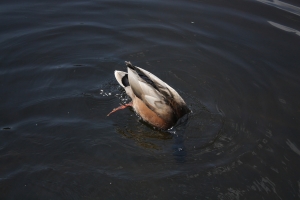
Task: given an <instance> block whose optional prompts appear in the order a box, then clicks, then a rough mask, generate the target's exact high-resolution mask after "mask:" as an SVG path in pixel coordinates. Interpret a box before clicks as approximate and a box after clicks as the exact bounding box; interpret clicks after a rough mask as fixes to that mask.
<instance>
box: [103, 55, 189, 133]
mask: <svg viewBox="0 0 300 200" xmlns="http://www.w3.org/2000/svg"><path fill="white" fill-rule="evenodd" d="M125 64H126V66H127V72H124V71H118V70H115V72H114V75H115V78H116V80H117V82H118V83H119V84H120V86H121V87H122V88H124V90H125V92H126V94H127V95H128V96H129V97H130V98H131V100H132V101H131V102H130V103H127V104H123V105H121V106H119V107H117V108H114V109H113V110H112V111H111V112H110V113H109V114H108V115H107V116H109V115H110V114H112V113H114V112H116V111H117V110H121V109H125V108H127V107H132V108H133V110H134V111H135V113H137V114H138V115H139V116H140V117H141V118H142V120H143V121H145V122H146V123H148V124H150V125H152V126H154V127H156V128H159V129H162V130H167V129H169V128H171V127H172V126H174V125H175V124H176V122H177V121H178V119H180V118H181V117H183V116H184V115H186V114H188V113H189V112H190V109H189V108H188V106H187V105H186V103H185V101H184V100H183V98H182V97H181V96H180V95H179V94H178V92H176V90H175V89H173V88H172V87H171V86H169V85H168V84H167V83H165V82H164V81H162V80H161V79H159V78H158V77H157V76H155V75H154V74H152V73H150V72H148V71H147V70H145V69H142V68H140V67H137V66H134V65H132V64H131V62H130V61H125Z"/></svg>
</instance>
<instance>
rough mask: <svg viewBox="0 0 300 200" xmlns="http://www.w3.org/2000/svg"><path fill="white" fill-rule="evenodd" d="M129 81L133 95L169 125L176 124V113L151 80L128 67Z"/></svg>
mask: <svg viewBox="0 0 300 200" xmlns="http://www.w3.org/2000/svg"><path fill="white" fill-rule="evenodd" d="M127 70H128V80H129V84H130V86H131V89H132V91H133V93H134V94H135V95H136V97H138V98H139V99H141V100H142V101H143V102H144V103H145V104H146V106H148V108H150V109H151V110H152V111H153V112H155V113H156V114H157V115H158V116H160V117H161V118H162V119H164V120H165V121H167V122H169V123H174V122H175V120H176V119H174V112H173V109H172V107H171V106H170V104H169V102H168V100H167V99H166V97H165V96H164V95H162V94H161V93H160V92H159V91H158V90H157V89H156V88H155V87H154V86H153V84H152V83H151V82H149V80H145V79H143V78H142V76H140V75H139V72H138V71H136V70H134V69H132V68H130V67H128V68H127Z"/></svg>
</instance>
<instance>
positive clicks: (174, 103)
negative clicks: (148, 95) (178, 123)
mask: <svg viewBox="0 0 300 200" xmlns="http://www.w3.org/2000/svg"><path fill="white" fill-rule="evenodd" d="M126 65H127V67H129V68H131V69H133V70H134V71H136V72H137V74H138V75H139V76H140V77H141V78H143V79H144V80H145V81H146V82H148V83H149V84H150V85H151V86H152V87H153V88H154V89H155V90H157V91H158V92H159V93H160V95H161V96H163V97H164V100H165V103H166V104H168V105H169V106H170V107H171V108H172V109H173V111H174V115H175V117H176V118H177V119H178V118H180V117H182V116H183V115H185V114H187V113H188V112H190V110H189V108H188V107H187V105H186V103H185V102H184V100H183V99H182V97H181V96H180V95H179V94H178V93H177V92H176V90H175V89H173V88H172V87H171V86H169V85H168V84H167V83H165V82H164V81H162V80H161V79H160V78H158V77H157V76H155V75H154V74H152V73H150V72H148V71H147V70H144V69H142V68H140V67H136V66H133V65H132V64H131V63H130V62H126ZM145 77H147V78H145ZM149 80H150V81H149Z"/></svg>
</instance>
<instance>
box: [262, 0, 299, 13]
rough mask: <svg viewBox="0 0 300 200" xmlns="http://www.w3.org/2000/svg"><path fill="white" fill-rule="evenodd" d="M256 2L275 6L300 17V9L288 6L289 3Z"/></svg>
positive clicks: (264, 0)
mask: <svg viewBox="0 0 300 200" xmlns="http://www.w3.org/2000/svg"><path fill="white" fill-rule="evenodd" d="M256 1H259V2H261V3H264V4H267V5H270V6H273V7H275V8H279V9H281V10H284V11H287V12H290V13H293V14H295V15H298V16H300V8H299V7H297V6H294V5H292V4H288V3H285V2H283V1H279V0H256Z"/></svg>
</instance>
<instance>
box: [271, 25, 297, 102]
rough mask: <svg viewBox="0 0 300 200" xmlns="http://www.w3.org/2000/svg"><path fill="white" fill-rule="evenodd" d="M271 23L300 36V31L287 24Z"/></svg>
mask: <svg viewBox="0 0 300 200" xmlns="http://www.w3.org/2000/svg"><path fill="white" fill-rule="evenodd" d="M269 23H270V24H271V25H273V26H275V27H276V28H279V29H281V30H284V31H287V32H291V33H296V34H297V35H299V36H300V31H297V30H295V29H292V28H289V27H287V26H283V25H281V24H277V23H275V22H270V21H269ZM283 101H284V100H283Z"/></svg>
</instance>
